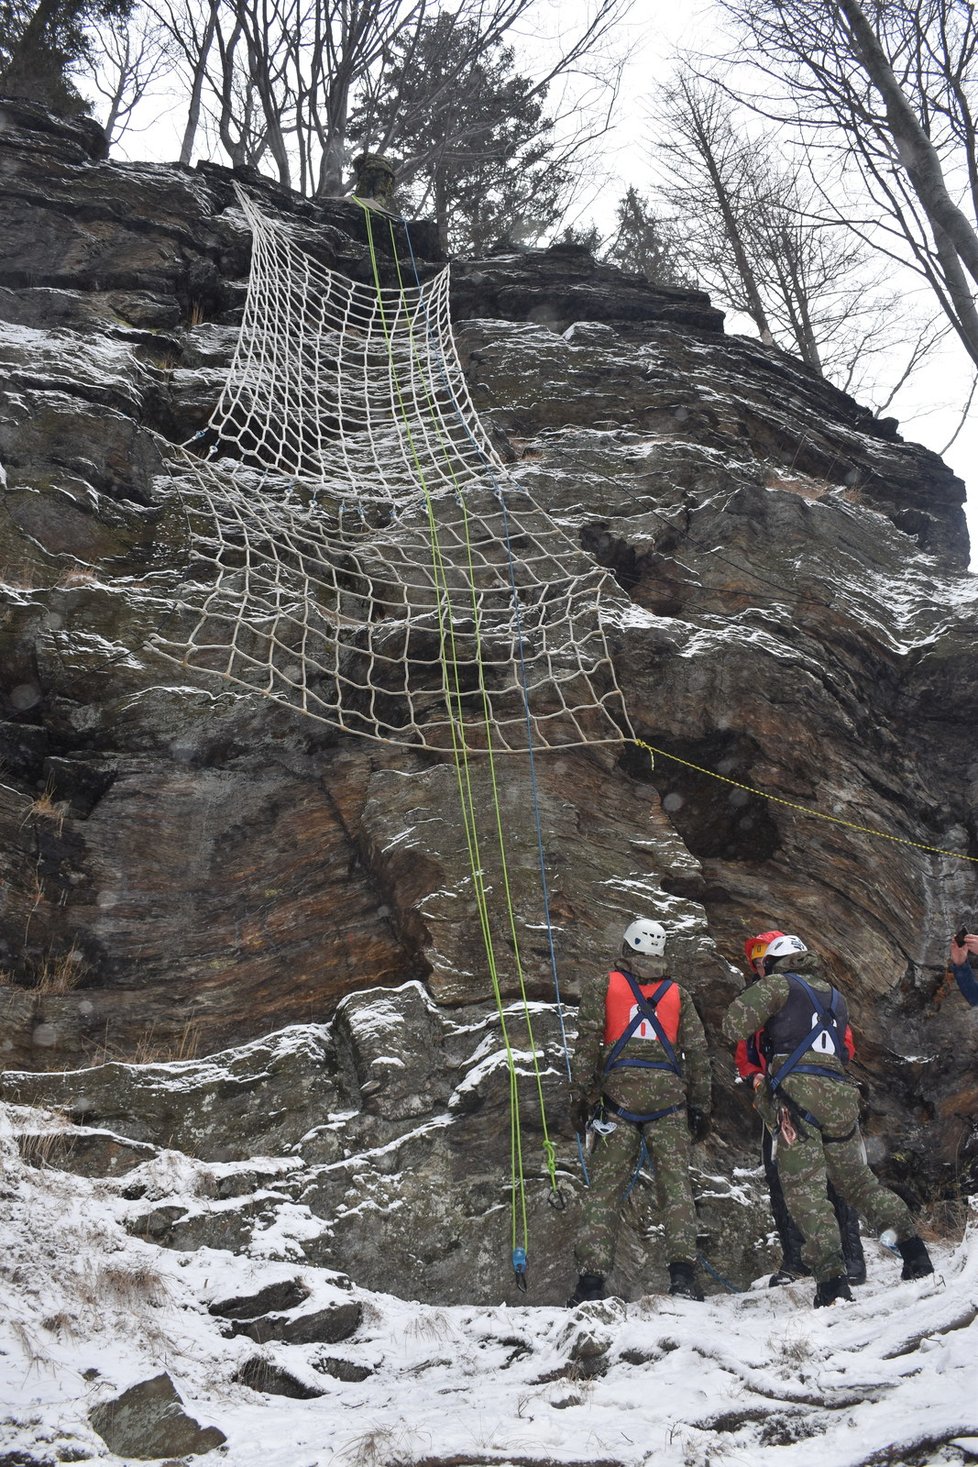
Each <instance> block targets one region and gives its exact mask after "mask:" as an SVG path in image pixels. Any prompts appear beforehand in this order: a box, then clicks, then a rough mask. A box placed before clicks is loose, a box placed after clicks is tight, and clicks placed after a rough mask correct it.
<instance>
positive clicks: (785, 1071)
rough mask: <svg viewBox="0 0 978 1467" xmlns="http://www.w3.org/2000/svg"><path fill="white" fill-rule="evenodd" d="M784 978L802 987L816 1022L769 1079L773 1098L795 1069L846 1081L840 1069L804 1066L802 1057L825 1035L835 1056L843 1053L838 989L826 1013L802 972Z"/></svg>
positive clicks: (788, 974)
mask: <svg viewBox="0 0 978 1467" xmlns="http://www.w3.org/2000/svg"><path fill="white" fill-rule="evenodd" d="M785 977H786V978H794V979H795V980H796V982H798V983H800V984H801V986H802V988H803V989H804V990H805V994H806V995H807V997H808V1001H809V1003H810V1004H811V1006H812V1009H813V1011H814V1014H815V1019H816V1023H814V1024H813V1025H812V1028H811V1032H810V1033H808V1034H806V1035H805V1037H804V1039H803V1040H802V1041H801V1043H800V1044H799V1045H798V1046H797V1048H796V1049H795V1050H794V1051H793V1052H792V1053H791V1054H790V1055H789V1056H788V1058H787V1059H786V1060H785V1062H784V1064H783V1065H782V1066H781V1068H780V1069H779V1070H778V1072H777V1074H776V1075H772V1076H771V1077H770V1079H769V1080H768V1089H769V1091H770V1093H771V1094H772V1095H774V1094H776V1093H777V1091H778V1089H779V1088H780V1087H781V1086H782V1085H783V1084H784V1082H785V1080H787V1078H788V1076H789V1075H790V1074H791V1073H792V1072H793V1071H794V1070H798V1071H799V1073H801V1074H803V1075H805V1074H807V1075H823V1076H828V1077H830V1078H831V1079H833V1080H844V1079H845V1078H846V1077H845V1075H842V1074H840V1073H839V1072H838V1071H837V1070H830V1069H829V1068H828V1067H827V1066H826V1067H825V1068H822V1067H821V1066H817V1065H805V1066H803V1065H801V1063H800V1060H801V1057H802V1055H803V1054H807V1053H808V1051H809V1050H810V1049H811V1048H812V1047H813V1045H814V1044H815V1042H816V1040H817V1039H819V1038H820V1037H821V1035H823V1034H828V1035H829V1036H830V1038H831V1039H832V1045H833V1048H834V1049H835V1052H836V1054H839V1053H840V1049H839V1045H838V1043H837V1040H838V1033H839V1021H838V1019H837V1018H836V1017H835V1010H836V1005H837V1003H838V1000H839V991H838V989H836V988H833V989H832V996H831V998H830V999H829V1007H828V1010H826V1009H825V1007H824V1005H823V1004H822V1002H821V1000H820V999H819V997H818V994H817V993H816V992H815V990H814V989H813V988H812V987H811V985H810V984H808V983H806V982H805V980H804V978H803V977H802V976H801V974H800V973H786V974H785ZM814 1124H815V1125H818V1122H817V1121H815V1122H814Z"/></svg>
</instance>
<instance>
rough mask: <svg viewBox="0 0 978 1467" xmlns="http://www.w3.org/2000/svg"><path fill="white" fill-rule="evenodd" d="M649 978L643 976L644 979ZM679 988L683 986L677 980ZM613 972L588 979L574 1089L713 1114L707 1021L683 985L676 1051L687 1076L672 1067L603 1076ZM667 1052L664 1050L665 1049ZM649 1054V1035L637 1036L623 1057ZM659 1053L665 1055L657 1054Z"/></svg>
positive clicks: (623, 1101) (637, 1106)
mask: <svg viewBox="0 0 978 1467" xmlns="http://www.w3.org/2000/svg"><path fill="white" fill-rule="evenodd" d="M647 981H648V980H646V979H643V980H642V982H643V983H647ZM677 987H679V985H678V984H677ZM607 991H608V975H607V973H605V974H601V975H597V974H595V975H594V976H593V977H591V978H588V979H586V980H585V982H584V984H583V985H582V987H581V1006H580V1009H579V1010H578V1018H577V1045H576V1047H575V1050H574V1058H573V1062H572V1065H571V1088H572V1090H573V1091H574V1093H575V1094H576V1095H582V1096H584V1097H586V1098H587V1099H589V1100H597V1099H598V1097H599V1096H601V1095H607V1096H608V1097H609V1099H611V1100H613V1101H615V1103H616V1104H618V1105H620V1106H623V1107H624V1108H625V1109H626V1110H631V1111H635V1112H643V1111H653V1110H662V1109H665V1108H666V1107H667V1106H670V1105H680V1104H686V1105H689V1106H690V1107H691V1108H692V1109H693V1110H699V1111H702V1112H703V1114H704V1115H709V1113H710V1106H711V1090H710V1058H709V1052H708V1050H707V1046H706V1034H705V1033H704V1031H703V1021H702V1020H701V1019H700V1016H699V1014H698V1013H697V1012H696V1008H695V1005H694V1004H693V1000H692V999H691V998H690V996H689V994H688V993H686V992H685V991H684V990H683V989H682V988H680V989H679V998H680V1007H679V1029H678V1034H677V1043H676V1054H677V1057H678V1058H679V1060H680V1063H681V1066H682V1076H681V1077H680V1076H678V1075H675V1074H673V1073H672V1072H671V1071H670V1070H642V1069H628V1068H624V1069H616V1070H612V1072H611V1073H610V1074H609V1075H608V1076H606V1077H604V1078H603V1071H604V1064H605V1060H606V1059H607V1056H608V1052H609V1050H610V1048H611V1046H610V1045H607V1044H605V1042H604V1031H605V995H606V994H607ZM659 1054H660V1055H661V1051H659ZM648 1057H649V1044H648V1041H647V1040H644V1041H643V1040H639V1039H631V1040H629V1042H628V1043H627V1044H626V1045H625V1048H624V1049H623V1051H622V1054H621V1058H623V1059H638V1058H648ZM656 1057H659V1055H657V1056H656Z"/></svg>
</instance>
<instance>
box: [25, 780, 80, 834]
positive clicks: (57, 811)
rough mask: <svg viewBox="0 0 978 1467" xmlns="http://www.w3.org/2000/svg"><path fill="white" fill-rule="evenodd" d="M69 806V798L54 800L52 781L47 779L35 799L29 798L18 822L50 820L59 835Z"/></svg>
mask: <svg viewBox="0 0 978 1467" xmlns="http://www.w3.org/2000/svg"><path fill="white" fill-rule="evenodd" d="M70 807H71V802H70V801H69V800H56V799H55V798H54V781H53V780H52V779H49V780H48V782H47V784H46V785H45V786H44V789H43V790H42V792H41V793H40V794H39V795H38V796H37V798H36V799H34V800H31V802H30V804H29V805H28V807H27V810H26V811H25V813H24V818H23V820H22V821H21V822H20V823H21V825H22V826H24V825H26V824H27V823H28V821H30V820H50V821H51V822H52V824H53V825H54V827H55V832H56V834H57V835H60V834H61V832H62V830H63V829H64V823H65V816H66V815H67V813H68V811H69V809H70Z"/></svg>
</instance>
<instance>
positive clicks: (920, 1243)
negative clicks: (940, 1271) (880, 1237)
mask: <svg viewBox="0 0 978 1467" xmlns="http://www.w3.org/2000/svg"><path fill="white" fill-rule="evenodd" d="M897 1247H898V1248H899V1250H900V1257H901V1258H902V1259H903V1269H902V1271H901V1273H900V1277H901V1278H902V1279H923V1278H926V1277H927V1275H928V1274H929V1273H933V1272H934V1265H933V1264H932V1263H931V1261H930V1254H929V1253H928V1252H927V1249H926V1248H925V1247H924V1240H923V1238H920V1237H918V1236H917V1234H916V1233H914V1235H913V1237H912V1238H904V1240H903V1242H902V1243H897Z"/></svg>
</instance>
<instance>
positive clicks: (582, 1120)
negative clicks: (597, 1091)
mask: <svg viewBox="0 0 978 1467" xmlns="http://www.w3.org/2000/svg"><path fill="white" fill-rule="evenodd" d="M592 1109H593V1106H592V1105H591V1102H590V1101H589V1100H588V1098H587V1096H586V1095H572V1096H571V1102H570V1109H569V1111H568V1112H567V1114H568V1118H569V1120H570V1123H571V1130H572V1131H576V1132H577V1134H578V1136H583V1135H584V1133H585V1131H586V1130H587V1128H588V1123H589V1122H590V1120H591V1111H592Z"/></svg>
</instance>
